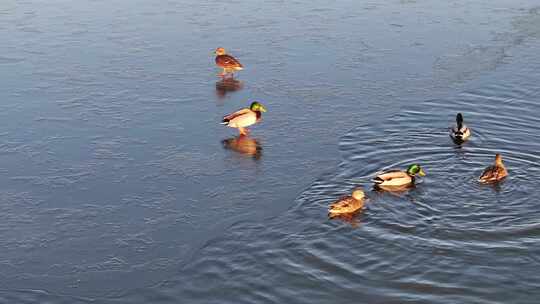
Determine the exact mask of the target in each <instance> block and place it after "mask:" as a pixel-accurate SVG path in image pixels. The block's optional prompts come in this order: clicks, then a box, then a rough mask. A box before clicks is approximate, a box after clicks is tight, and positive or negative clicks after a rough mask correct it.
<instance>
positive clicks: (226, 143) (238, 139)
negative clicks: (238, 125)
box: [221, 135, 262, 160]
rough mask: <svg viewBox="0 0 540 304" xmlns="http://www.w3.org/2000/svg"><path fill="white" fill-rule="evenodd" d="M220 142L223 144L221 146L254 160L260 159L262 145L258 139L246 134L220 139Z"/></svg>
mask: <svg viewBox="0 0 540 304" xmlns="http://www.w3.org/2000/svg"><path fill="white" fill-rule="evenodd" d="M221 143H222V144H223V148H225V149H227V150H233V151H235V152H238V153H240V154H243V155H248V156H251V157H253V159H255V160H258V159H260V158H261V156H262V147H261V144H260V143H259V141H258V140H257V139H254V138H251V137H249V136H247V135H239V136H235V137H231V138H227V139H224V140H222V141H221Z"/></svg>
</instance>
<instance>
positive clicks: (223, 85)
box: [216, 78, 244, 98]
mask: <svg viewBox="0 0 540 304" xmlns="http://www.w3.org/2000/svg"><path fill="white" fill-rule="evenodd" d="M243 88H244V83H243V82H242V81H240V80H236V79H234V78H223V79H222V80H220V81H218V82H216V95H217V96H218V97H219V98H225V96H227V93H230V92H236V91H240V90H242V89H243Z"/></svg>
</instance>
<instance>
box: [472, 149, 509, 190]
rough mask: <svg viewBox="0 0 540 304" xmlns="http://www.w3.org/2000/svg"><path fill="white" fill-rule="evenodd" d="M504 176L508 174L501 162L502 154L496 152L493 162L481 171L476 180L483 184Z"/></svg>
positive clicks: (496, 180) (494, 181) (493, 181)
mask: <svg viewBox="0 0 540 304" xmlns="http://www.w3.org/2000/svg"><path fill="white" fill-rule="evenodd" d="M506 176H508V171H507V170H506V167H505V166H504V164H503V161H502V156H501V155H500V154H498V153H497V154H495V163H494V164H493V165H491V166H489V167H487V168H486V169H485V170H484V172H482V175H480V177H479V178H478V181H479V182H481V183H484V184H489V183H496V182H498V181H500V180H502V179H503V178H505V177H506Z"/></svg>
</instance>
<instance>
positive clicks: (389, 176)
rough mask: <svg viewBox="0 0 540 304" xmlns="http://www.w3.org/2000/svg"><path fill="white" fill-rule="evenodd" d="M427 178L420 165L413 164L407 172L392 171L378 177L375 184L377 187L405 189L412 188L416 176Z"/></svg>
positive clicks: (374, 180)
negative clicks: (404, 187)
mask: <svg viewBox="0 0 540 304" xmlns="http://www.w3.org/2000/svg"><path fill="white" fill-rule="evenodd" d="M417 174H418V175H420V176H425V175H426V173H425V172H424V170H423V169H422V167H420V165H419V164H412V165H410V166H409V167H408V168H407V171H400V170H392V171H387V172H384V173H382V174H379V175H377V176H376V177H375V178H374V179H373V182H374V183H375V185H376V186H382V187H403V186H412V185H414V182H415V176H416V175H417Z"/></svg>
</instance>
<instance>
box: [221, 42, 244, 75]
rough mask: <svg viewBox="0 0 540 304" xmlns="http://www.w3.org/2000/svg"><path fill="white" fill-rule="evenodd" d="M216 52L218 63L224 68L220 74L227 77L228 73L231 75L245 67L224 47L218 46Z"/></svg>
mask: <svg viewBox="0 0 540 304" xmlns="http://www.w3.org/2000/svg"><path fill="white" fill-rule="evenodd" d="M214 53H215V54H216V65H217V66H218V67H220V68H222V69H223V72H221V73H219V74H218V76H221V77H225V76H226V75H229V74H230V75H231V77H233V76H234V75H233V73H234V72H236V71H240V70H243V69H244V66H243V65H242V64H241V63H240V61H238V59H236V58H234V57H233V56H231V55H228V54H227V52H226V51H225V49H224V48H221V47H220V48H217V49H216V51H215V52H214Z"/></svg>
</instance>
